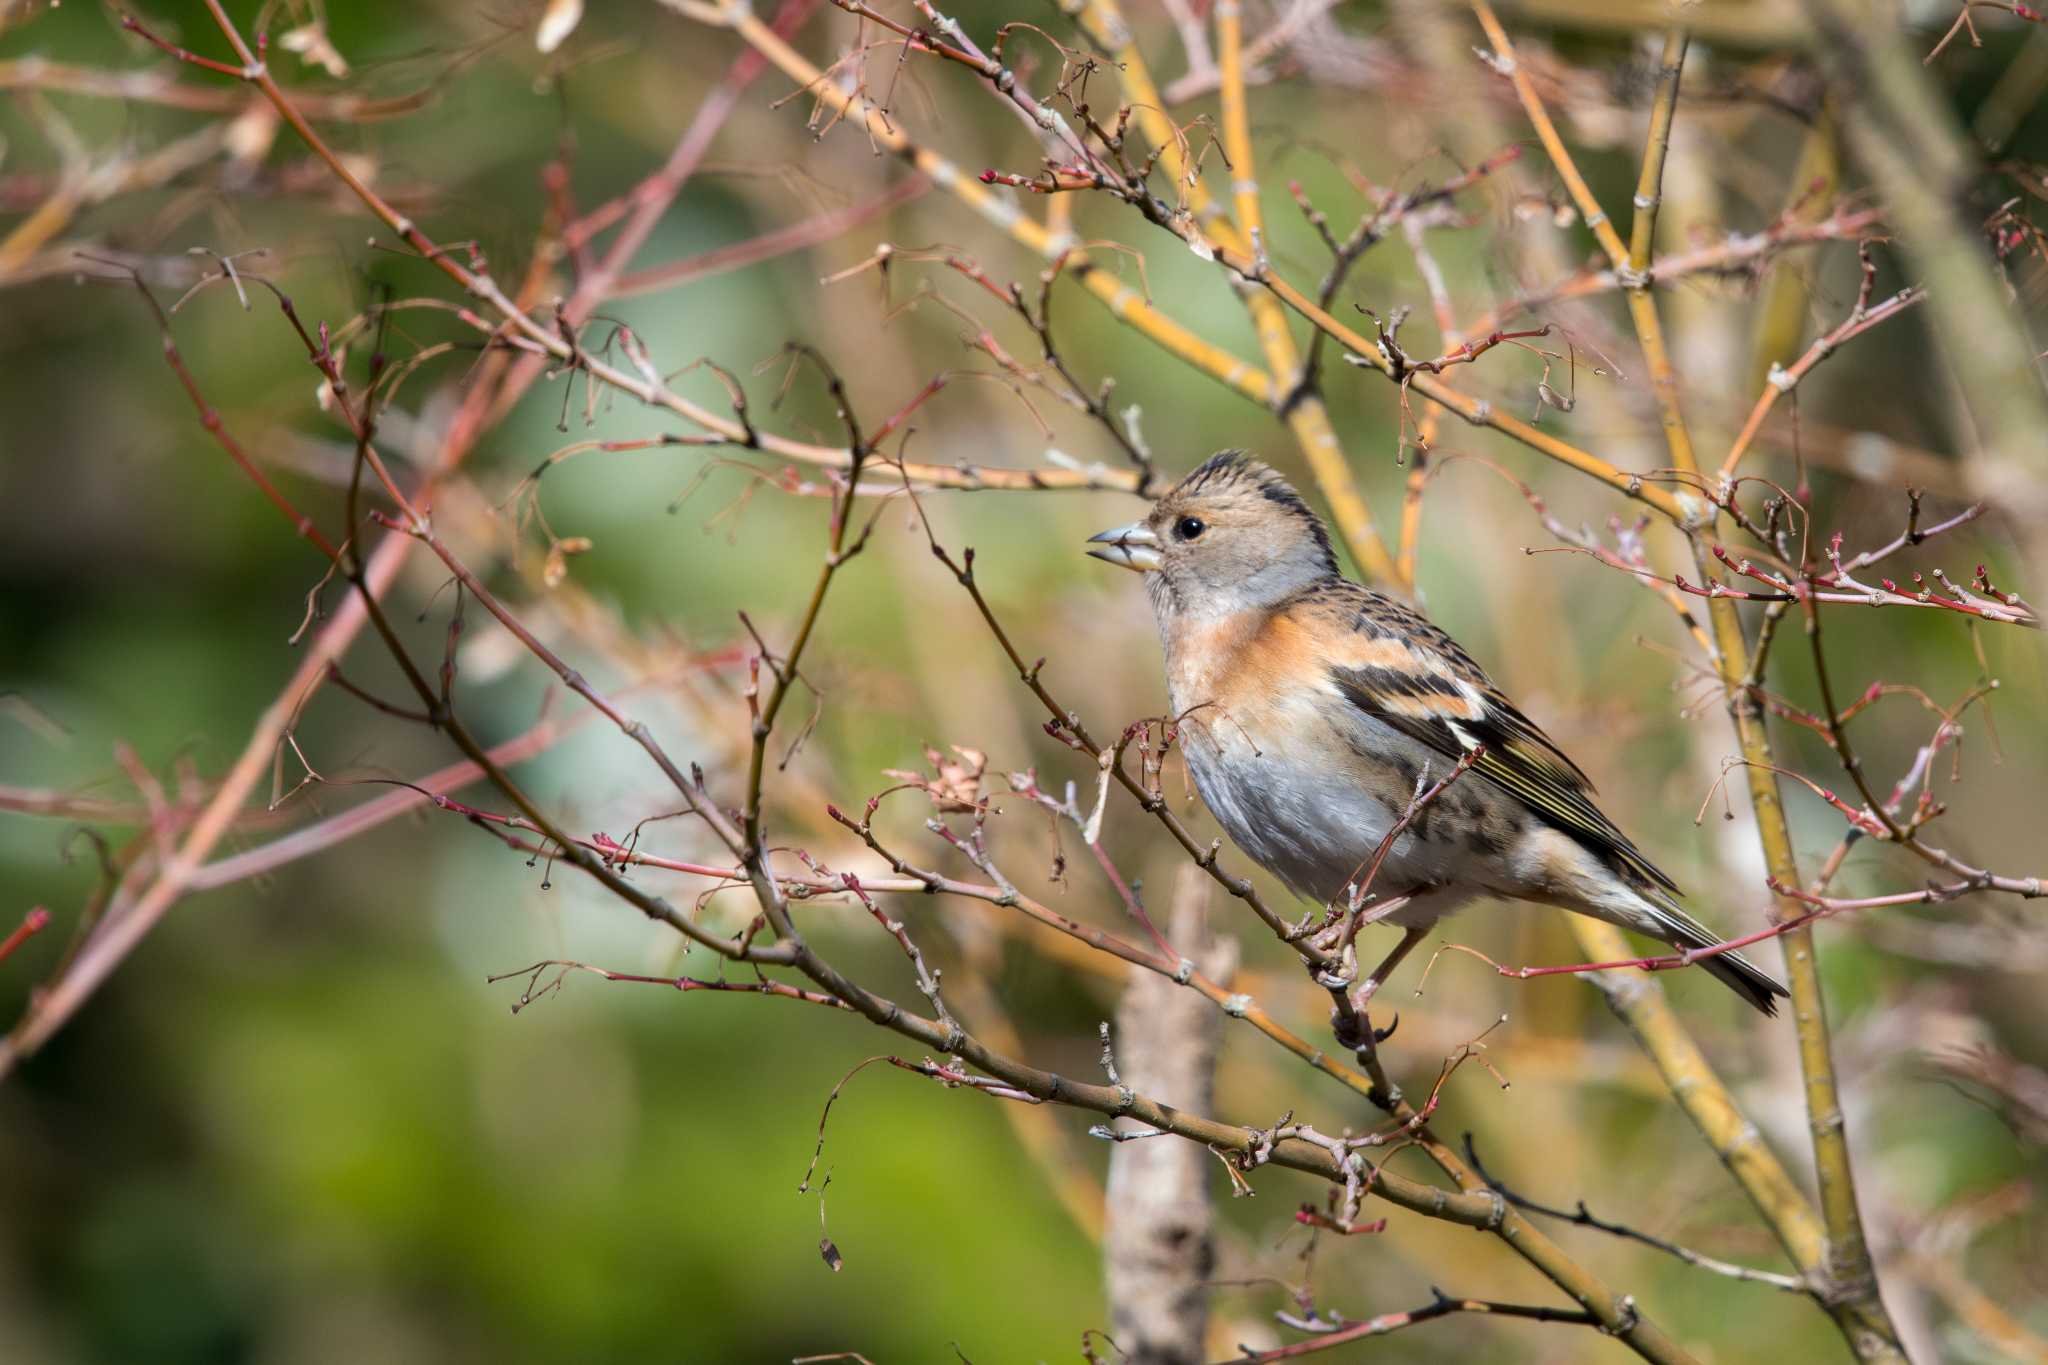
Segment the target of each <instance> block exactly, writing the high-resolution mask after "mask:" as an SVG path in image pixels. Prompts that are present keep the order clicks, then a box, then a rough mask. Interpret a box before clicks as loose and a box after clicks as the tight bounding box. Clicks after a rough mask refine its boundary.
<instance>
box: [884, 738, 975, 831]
mask: <svg viewBox="0 0 2048 1365" xmlns="http://www.w3.org/2000/svg"><path fill="white" fill-rule="evenodd" d="M952 750H953V752H954V753H955V754H957V755H959V757H958V758H948V757H947V756H946V755H944V754H942V753H940V752H939V751H938V750H937V749H934V748H932V747H931V746H930V745H929V744H927V745H926V746H925V750H924V757H925V762H927V763H929V764H931V765H932V773H933V774H934V775H932V776H926V775H925V774H924V773H914V772H908V771H906V770H904V769H902V768H885V769H883V772H884V774H885V775H886V776H889V777H893V778H895V779H897V780H898V781H899V782H907V783H909V784H910V785H912V786H914V787H918V788H920V789H921V790H923V792H924V793H925V795H927V796H929V797H931V799H932V804H933V805H934V806H936V807H937V808H938V809H939V810H940V811H942V812H945V813H948V814H960V813H964V812H967V811H972V810H976V809H979V808H980V806H981V800H982V796H981V779H982V774H983V773H984V772H986V771H987V770H988V755H987V754H984V753H982V752H981V751H980V750H979V749H967V748H963V747H961V746H960V745H958V744H955V745H953V746H952Z"/></svg>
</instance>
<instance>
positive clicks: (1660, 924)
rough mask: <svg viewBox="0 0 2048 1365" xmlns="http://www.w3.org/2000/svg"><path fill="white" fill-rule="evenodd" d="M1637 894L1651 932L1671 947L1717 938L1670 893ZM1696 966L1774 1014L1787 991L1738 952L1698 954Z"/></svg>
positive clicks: (1646, 890)
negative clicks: (1647, 911) (1648, 917)
mask: <svg viewBox="0 0 2048 1365" xmlns="http://www.w3.org/2000/svg"><path fill="white" fill-rule="evenodd" d="M1638 894H1639V895H1641V896H1642V898H1643V899H1644V900H1645V901H1647V902H1648V903H1649V906H1650V909H1651V912H1652V915H1653V917H1654V918H1655V920H1656V924H1657V928H1656V930H1655V931H1654V932H1655V933H1656V935H1657V937H1658V938H1661V939H1663V940H1664V941H1665V942H1666V943H1669V944H1671V945H1672V946H1673V947H1675V948H1681V949H1690V950H1698V949H1700V948H1712V947H1714V946H1715V945H1716V944H1718V943H1720V942H1721V939H1720V938H1719V937H1718V936H1717V935H1716V934H1715V933H1714V931H1713V930H1711V929H1709V928H1707V926H1706V925H1704V924H1701V923H1700V922H1699V921H1698V920H1696V919H1694V918H1693V917H1692V916H1691V915H1688V914H1686V913H1685V911H1684V910H1683V909H1682V908H1681V907H1680V906H1679V904H1678V902H1677V901H1675V900H1673V899H1671V897H1669V896H1667V895H1664V894H1663V893H1662V892H1660V891H1657V890H1654V889H1650V888H1641V889H1639V890H1638ZM1700 966H1701V967H1702V968H1704V969H1705V970H1706V971H1707V972H1709V973H1710V974H1712V975H1714V976H1716V977H1719V978H1720V979H1721V980H1722V981H1723V982H1725V983H1726V984H1727V986H1728V988H1729V989H1730V990H1732V991H1734V992H1735V993H1736V994H1737V995H1739V996H1741V997H1742V998H1743V999H1744V1000H1747V1001H1748V1002H1749V1003H1750V1004H1752V1005H1754V1006H1755V1007H1756V1008H1757V1009H1760V1010H1762V1011H1763V1012H1764V1013H1765V1014H1776V1013H1777V1012H1778V997H1779V996H1790V995H1791V992H1790V991H1788V990H1786V989H1785V988H1784V987H1783V986H1781V985H1779V984H1778V981H1777V978H1775V977H1773V976H1772V975H1771V974H1770V973H1769V972H1766V971H1764V970H1763V969H1762V968H1761V967H1759V966H1757V965H1756V964H1755V963H1754V962H1751V961H1750V960H1749V959H1748V958H1746V957H1744V956H1743V955H1742V954H1741V953H1736V952H1727V953H1715V954H1714V955H1713V956H1712V957H1705V958H1701V959H1700Z"/></svg>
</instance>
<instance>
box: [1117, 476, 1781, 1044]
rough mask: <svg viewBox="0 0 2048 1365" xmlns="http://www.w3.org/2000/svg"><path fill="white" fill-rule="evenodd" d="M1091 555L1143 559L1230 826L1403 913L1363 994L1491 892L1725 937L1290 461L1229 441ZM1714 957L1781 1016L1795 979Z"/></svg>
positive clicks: (1729, 977)
mask: <svg viewBox="0 0 2048 1365" xmlns="http://www.w3.org/2000/svg"><path fill="white" fill-rule="evenodd" d="M1087 552H1088V553H1089V554H1091V555H1093V556H1094V557H1095V558H1097V559H1101V560H1105V561H1107V562H1108V563H1111V564H1114V565H1118V566H1119V567H1122V568H1125V569H1131V570H1134V571H1136V572H1138V573H1140V574H1142V575H1144V579H1145V589H1146V596H1147V597H1148V598H1149V599H1150V601H1151V605H1152V612H1153V616H1154V618H1155V620H1156V622H1157V624H1158V627H1159V638H1160V642H1161V644H1162V645H1163V646H1164V652H1165V662H1166V689H1167V695H1168V700H1169V702H1170V704H1171V707H1172V714H1173V717H1174V725H1175V730H1176V734H1177V740H1176V742H1177V743H1178V744H1179V746H1180V748H1181V751H1182V754H1183V757H1184V759H1185V761H1186V764H1187V769H1188V772H1189V775H1190V776H1191V777H1192V778H1193V780H1194V786H1195V789H1196V791H1198V792H1199V793H1200V794H1201V797H1202V800H1203V803H1204V804H1205V805H1206V806H1207V807H1208V808H1209V811H1210V813H1211V814H1212V815H1214V816H1215V818H1216V821H1217V823H1218V824H1219V825H1221V826H1222V827H1223V830H1224V832H1225V833H1227V834H1228V835H1229V836H1230V838H1231V839H1232V841H1233V842H1235V843H1236V844H1237V846H1238V847H1239V848H1241V849H1243V850H1244V852H1245V853H1246V854H1247V855H1249V856H1250V857H1251V858H1252V860H1253V861H1255V862H1257V863H1258V864H1259V865H1260V866H1261V867H1263V868H1265V869H1266V870H1267V871H1268V872H1270V873H1272V874H1273V875H1274V876H1275V877H1277V878H1279V880H1280V881H1281V882H1283V883H1284V884H1285V885H1286V886H1287V887H1288V888H1289V889H1290V890H1291V891H1293V892H1294V893H1295V894H1296V895H1298V896H1301V897H1303V898H1304V899H1307V900H1312V901H1316V902H1320V903H1321V904H1322V905H1323V906H1325V907H1326V908H1327V909H1329V910H1330V911H1332V912H1337V911H1342V912H1344V913H1346V914H1351V915H1356V916H1361V917H1363V918H1362V919H1361V921H1360V922H1361V923H1369V922H1379V921H1381V920H1384V921H1386V922H1389V923H1391V924H1393V925H1396V926H1398V927H1400V928H1401V930H1402V931H1403V932H1402V937H1401V940H1400V942H1399V944H1397V945H1396V946H1395V948H1394V949H1393V951H1392V952H1391V953H1389V954H1388V955H1387V957H1386V960H1385V961H1383V962H1382V963H1381V964H1380V965H1379V966H1378V967H1377V968H1375V969H1374V970H1373V971H1372V973H1371V974H1370V975H1369V976H1367V978H1366V979H1365V981H1364V983H1363V984H1362V985H1361V986H1360V987H1359V988H1358V990H1357V991H1356V993H1355V1000H1356V1002H1357V1003H1358V1004H1359V1005H1360V1006H1361V1007H1362V1006H1363V1005H1364V1004H1365V1003H1366V1002H1367V1001H1369V1000H1370V999H1371V997H1372V995H1373V993H1374V992H1375V991H1377V990H1378V989H1379V987H1380V986H1381V984H1383V983H1384V982H1385V981H1386V979H1387V977H1388V975H1389V974H1390V973H1391V972H1392V971H1393V970H1394V969H1395V967H1397V966H1398V965H1399V964H1400V962H1401V960H1402V959H1403V958H1404V957H1406V956H1407V955H1408V953H1409V952H1410V951H1412V950H1413V949H1414V947H1415V945H1416V944H1417V943H1418V942H1419V941H1420V940H1421V939H1422V938H1423V937H1424V936H1425V935H1427V934H1428V933H1429V931H1430V930H1431V929H1432V928H1433V927H1434V926H1435V925H1436V923H1437V922H1438V921H1439V920H1441V919H1442V918H1443V917H1444V916H1445V915H1447V914H1449V913H1451V912H1452V911H1453V910H1456V909H1458V908H1459V907H1460V906H1462V905H1463V904H1465V903H1466V902H1468V901H1471V900H1473V899H1475V898H1480V897H1489V896H1490V897H1496V898H1502V899H1507V900H1517V901H1527V902H1534V903H1538V904H1543V905H1549V906H1555V907H1559V908H1562V909H1565V910H1569V911H1575V912H1577V913H1578V914H1582V915H1590V916H1592V917H1593V918H1595V919H1600V920H1605V921H1607V922H1608V923H1610V924H1614V925H1618V926H1620V927H1621V928H1623V929H1627V930H1632V931H1634V932H1636V933H1639V934H1643V935H1646V936H1648V937H1650V938H1653V939H1656V940H1657V941H1659V942H1661V943H1665V944H1668V945H1670V946H1671V947H1674V948H1678V949H1681V950H1695V951H1696V950H1700V949H1706V948H1713V947H1718V946H1719V945H1720V943H1721V942H1722V940H1721V939H1720V938H1718V937H1717V936H1716V935H1715V934H1714V933H1713V931H1711V930H1709V929H1708V928H1707V927H1706V926H1705V925H1703V924H1701V923H1700V922H1699V921H1698V920H1696V919H1694V918H1693V917H1692V916H1691V915H1689V914H1688V913H1686V911H1685V909H1684V908H1683V907H1682V906H1681V905H1680V904H1679V902H1678V899H1677V897H1678V895H1679V890H1678V886H1677V884H1676V883H1674V882H1673V881H1672V880H1671V878H1670V877H1668V876H1666V875H1665V874H1664V873H1663V872H1662V871H1661V870H1659V869H1658V868H1657V866H1656V865H1655V864H1654V863H1652V862H1651V861H1650V860H1649V859H1648V858H1647V857H1646V856H1644V854H1643V852H1642V850H1640V849H1639V848H1637V847H1636V845H1635V844H1634V843H1633V842H1631V841H1630V839H1629V837H1628V836H1627V835H1626V834H1624V833H1622V831H1621V829H1620V827H1619V826H1617V825H1616V824H1615V823H1614V821H1613V820H1611V819H1609V818H1608V817H1607V815H1606V814H1604V813H1603V812H1602V811H1601V809H1600V808H1599V807H1598V806H1597V805H1595V804H1594V791H1593V784H1592V782H1591V781H1590V780H1588V778H1587V777H1586V774H1585V773H1584V772H1583V771H1582V770H1581V769H1580V768H1579V766H1578V765H1577V764H1575V763H1573V762H1572V760H1571V759H1570V758H1568V757H1566V756H1565V754H1564V752H1563V750H1561V749H1560V748H1558V746H1557V745H1556V744H1555V743H1554V742H1553V741H1552V740H1551V739H1550V737H1549V736H1547V735H1546V734H1544V732H1543V731H1542V730H1541V729H1540V728H1538V726H1537V725H1536V723H1535V722H1534V721H1532V720H1530V719H1529V717H1528V716H1527V715H1525V714H1524V713H1523V712H1522V711H1521V710H1520V709H1519V708H1517V707H1516V706H1515V704H1514V703H1513V702H1512V701H1510V700H1509V699H1508V698H1507V696H1506V695H1505V694H1504V693H1502V692H1501V690H1500V689H1499V688H1498V687H1496V686H1495V685H1494V684H1493V682H1492V681H1491V680H1490V679H1489V678H1488V677H1487V675H1486V673H1485V670H1483V669H1482V668H1481V667H1480V666H1479V665H1478V663H1476V662H1475V661H1474V660H1473V658H1472V656H1471V655H1470V654H1468V653H1467V652H1466V651H1465V650H1464V649H1463V648H1462V647H1461V646H1459V644H1458V643H1457V642H1456V641H1455V640H1453V639H1452V638H1451V637H1450V635H1448V634H1447V633H1445V631H1444V630H1442V629H1441V628H1440V627H1438V626H1437V625H1435V624H1434V623H1432V622H1431V621H1430V620H1429V619H1428V618H1427V617H1425V616H1424V615H1423V614H1422V613H1421V612H1420V611H1418V610H1416V609H1415V608H1414V607H1412V606H1410V605H1408V604H1407V603H1406V602H1404V601H1401V600H1400V599H1398V598H1395V597H1392V596H1390V595H1388V594H1386V593H1383V592H1379V591H1376V590H1374V589H1372V588H1369V587H1366V586H1364V585H1362V584H1359V583H1356V582H1353V581H1352V580H1350V579H1348V578H1346V577H1345V576H1344V575H1343V573H1342V571H1341V570H1340V569H1339V567H1338V564H1337V557H1336V555H1335V553H1334V552H1333V551H1332V549H1331V546H1330V536H1329V533H1328V531H1326V530H1325V529H1324V526H1323V523H1322V520H1321V518H1319V517H1318V516H1317V515H1316V513H1315V511H1314V509H1312V508H1311V507H1310V506H1309V505H1308V503H1307V502H1306V501H1304V500H1303V498H1302V497H1301V495H1300V494H1299V493H1297V492H1296V491H1295V490H1294V488H1293V487H1292V485H1290V484H1289V483H1288V482H1287V480H1286V479H1285V478H1283V477H1282V476H1281V475H1280V474H1279V473H1278V472H1277V471H1275V470H1274V469H1272V468H1270V467H1269V466H1267V465H1265V464H1263V463H1261V462H1259V461H1258V460H1256V459H1254V458H1252V457H1251V456H1249V455H1247V454H1246V453H1245V452H1243V451H1238V450H1228V451H1224V452H1222V453H1220V454H1218V455H1216V456H1214V457H1212V458H1211V459H1209V460H1208V461H1207V462H1205V463H1204V464H1202V465H1201V466H1200V467H1199V468H1197V469H1195V470H1194V471H1193V472H1192V473H1190V474H1188V475H1187V476H1186V477H1185V478H1183V479H1182V480H1181V481H1180V482H1179V483H1177V484H1175V485H1174V486H1173V487H1172V488H1170V489H1168V490H1167V491H1166V492H1165V493H1164V494H1162V495H1161V496H1160V497H1159V499H1158V500H1157V501H1156V502H1155V503H1154V504H1153V506H1152V509H1151V511H1150V513H1149V514H1148V515H1147V516H1146V517H1145V518H1144V519H1143V520H1141V521H1135V522H1132V523H1131V524H1130V525H1128V526H1119V527H1117V528H1115V529H1114V530H1109V531H1104V532H1102V533H1101V534H1100V535H1097V536H1094V537H1093V538H1091V539H1090V540H1089V542H1088V550H1087ZM1461 764H1463V765H1464V766H1463V767H1462V768H1461V767H1460V765H1461ZM1447 778H1449V779H1451V780H1450V781H1449V782H1448V784H1447V785H1444V786H1442V787H1440V788H1438V789H1437V791H1436V794H1435V796H1434V797H1433V798H1432V799H1429V800H1427V801H1422V800H1421V798H1422V797H1423V795H1424V793H1425V792H1427V791H1428V790H1429V789H1430V788H1431V787H1433V786H1435V784H1437V783H1441V782H1444V780H1445V779H1447ZM1404 815H1407V816H1408V817H1409V819H1410V823H1409V824H1408V825H1407V827H1405V828H1401V829H1399V831H1398V833H1396V834H1395V835H1394V837H1393V839H1392V841H1391V843H1388V844H1386V845H1385V847H1382V844H1383V841H1385V840H1386V839H1387V836H1388V833H1389V831H1391V830H1395V829H1396V828H1397V826H1399V825H1400V822H1401V820H1402V818H1403V816H1404ZM1368 882H1369V883H1370V884H1369V886H1368V885H1366V883H1368ZM1326 922H1335V916H1334V915H1332V916H1330V917H1327V919H1326ZM1351 932H1352V933H1353V934H1355V932H1356V930H1355V929H1353V930H1352V931H1351ZM1343 941H1345V942H1347V943H1348V942H1350V939H1349V938H1348V937H1347V938H1346V939H1344V940H1343ZM1698 963H1699V965H1700V966H1702V967H1703V968H1705V970H1706V971H1708V972H1709V973H1711V974H1712V975H1714V976H1715V977H1717V978H1718V979H1719V980H1721V981H1722V982H1724V983H1726V984H1727V985H1728V986H1729V987H1730V988H1732V989H1733V990H1734V991H1735V993H1736V994H1738V995H1740V996H1741V997H1742V998H1743V999H1744V1000H1746V1001H1748V1002H1749V1003H1750V1004H1751V1005H1752V1006H1754V1007H1755V1008H1757V1009H1759V1010H1761V1011H1763V1012H1764V1013H1765V1014H1767V1015H1768V1014H1775V1013H1776V1012H1777V1006H1776V1002H1777V1000H1778V998H1779V997H1782V996H1785V995H1786V994H1787V992H1786V990H1785V988H1784V987H1783V986H1782V985H1780V984H1779V983H1778V982H1777V981H1776V980H1774V979H1773V978H1772V977H1771V976H1770V975H1769V974H1768V973H1766V972H1764V971H1763V970H1762V969H1761V968H1759V967H1757V966H1756V965H1755V964H1754V963H1752V962H1750V961H1749V960H1748V959H1747V958H1745V957H1742V956H1741V955H1740V954H1738V953H1736V952H1733V951H1723V952H1719V953H1716V954H1714V955H1712V956H1709V957H1704V958H1700V959H1698Z"/></svg>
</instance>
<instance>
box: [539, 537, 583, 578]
mask: <svg viewBox="0 0 2048 1365" xmlns="http://www.w3.org/2000/svg"><path fill="white" fill-rule="evenodd" d="M589 548H590V537H589V536H565V537H563V538H562V539H561V540H558V541H556V542H555V543H554V544H553V545H550V546H548V562H547V564H546V566H545V567H544V568H542V569H541V572H540V581H541V583H542V584H543V585H544V586H546V587H550V588H559V587H561V586H562V580H563V579H565V578H567V577H568V576H569V556H570V555H580V554H582V553H583V552H584V551H585V550H588V549H589Z"/></svg>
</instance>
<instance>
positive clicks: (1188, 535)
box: [1173, 517, 1209, 540]
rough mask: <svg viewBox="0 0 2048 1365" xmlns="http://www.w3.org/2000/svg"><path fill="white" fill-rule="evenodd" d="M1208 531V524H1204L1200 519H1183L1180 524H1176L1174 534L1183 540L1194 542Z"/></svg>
mask: <svg viewBox="0 0 2048 1365" xmlns="http://www.w3.org/2000/svg"><path fill="white" fill-rule="evenodd" d="M1208 529H1209V526H1208V523H1206V522H1204V521H1203V520H1202V519H1201V518H1200V517H1182V518H1181V519H1180V520H1179V521H1178V522H1175V523H1174V527H1173V533H1174V534H1175V535H1176V536H1179V537H1180V538H1181V539H1182V540H1193V539H1194V538H1195V537H1196V536H1198V535H1200V534H1202V532H1204V531H1206V530H1208Z"/></svg>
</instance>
